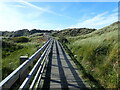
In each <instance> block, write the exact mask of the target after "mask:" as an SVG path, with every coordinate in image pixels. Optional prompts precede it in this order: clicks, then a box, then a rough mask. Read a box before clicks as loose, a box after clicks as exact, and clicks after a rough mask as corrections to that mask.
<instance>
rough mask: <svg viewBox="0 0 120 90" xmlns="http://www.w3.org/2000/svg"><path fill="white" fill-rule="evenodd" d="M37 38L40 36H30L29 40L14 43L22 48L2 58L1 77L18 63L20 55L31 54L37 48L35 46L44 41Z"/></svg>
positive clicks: (7, 73)
mask: <svg viewBox="0 0 120 90" xmlns="http://www.w3.org/2000/svg"><path fill="white" fill-rule="evenodd" d="M39 38H41V37H39V36H37V37H34V38H31V41H30V42H27V43H16V44H17V45H21V46H23V48H22V49H18V50H15V51H14V52H11V53H10V55H9V56H7V57H5V58H3V59H2V71H3V79H4V78H5V77H6V76H7V75H9V74H10V73H11V72H12V71H13V70H15V69H16V68H17V67H18V66H19V65H20V64H19V58H20V56H22V55H28V56H31V55H32V54H33V53H34V52H35V51H36V50H37V48H38V47H39V46H41V45H42V44H43V43H44V41H43V40H42V39H39Z"/></svg>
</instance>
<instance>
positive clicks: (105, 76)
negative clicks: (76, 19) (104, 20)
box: [61, 22, 120, 88]
mask: <svg viewBox="0 0 120 90" xmlns="http://www.w3.org/2000/svg"><path fill="white" fill-rule="evenodd" d="M118 23H119V22H116V23H114V24H112V25H110V26H107V27H104V28H102V29H100V30H96V31H94V32H92V33H90V34H87V35H81V36H76V37H71V36H69V37H66V39H65V38H64V39H63V38H62V40H61V41H62V43H63V44H65V45H66V46H67V47H68V48H69V50H71V52H72V54H74V57H75V58H76V60H77V62H78V63H79V64H80V65H81V66H83V68H84V70H85V72H86V73H87V74H89V75H92V77H93V78H94V80H97V81H98V82H99V83H100V84H101V86H102V87H104V88H117V87H118V54H119V53H120V50H119V49H118V47H120V46H118ZM66 41H67V42H66ZM84 74H85V73H84ZM89 79H90V78H89ZM92 85H93V84H91V87H96V86H92Z"/></svg>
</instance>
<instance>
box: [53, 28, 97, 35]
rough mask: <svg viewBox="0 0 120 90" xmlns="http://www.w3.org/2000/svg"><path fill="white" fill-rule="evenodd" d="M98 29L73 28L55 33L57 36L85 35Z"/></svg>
mask: <svg viewBox="0 0 120 90" xmlns="http://www.w3.org/2000/svg"><path fill="white" fill-rule="evenodd" d="M95 30H96V29H89V28H72V29H64V30H61V31H58V32H56V33H54V35H55V36H58V35H59V36H79V35H85V34H88V33H91V32H93V31H95Z"/></svg>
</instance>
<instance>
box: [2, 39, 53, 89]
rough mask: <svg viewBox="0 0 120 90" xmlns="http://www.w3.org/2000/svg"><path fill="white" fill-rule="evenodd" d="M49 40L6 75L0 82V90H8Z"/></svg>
mask: <svg viewBox="0 0 120 90" xmlns="http://www.w3.org/2000/svg"><path fill="white" fill-rule="evenodd" d="M50 41H51V40H49V41H47V42H46V43H45V44H44V45H43V46H42V47H41V48H40V49H39V50H38V51H36V52H35V53H34V54H33V55H32V56H31V57H30V58H29V59H28V60H26V61H24V62H23V63H22V64H21V65H20V66H19V67H18V68H17V69H16V70H14V71H13V72H12V73H11V74H10V75H8V76H7V77H6V78H5V79H4V80H3V81H1V82H0V90H1V89H3V90H4V89H9V88H11V86H12V85H13V84H14V83H15V82H16V81H17V80H18V79H19V77H20V74H21V73H24V71H25V70H26V69H27V68H28V67H29V65H30V63H31V62H33V61H34V59H36V58H37V57H38V55H39V53H40V52H42V51H43V50H44V49H45V48H46V47H47V45H48V44H49V43H50Z"/></svg>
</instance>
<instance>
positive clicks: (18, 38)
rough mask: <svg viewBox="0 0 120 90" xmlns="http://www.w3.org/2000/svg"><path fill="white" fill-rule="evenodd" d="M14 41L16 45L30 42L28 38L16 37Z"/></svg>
mask: <svg viewBox="0 0 120 90" xmlns="http://www.w3.org/2000/svg"><path fill="white" fill-rule="evenodd" d="M13 41H14V42H16V43H24V42H28V41H29V39H28V38H27V37H15V38H13Z"/></svg>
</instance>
